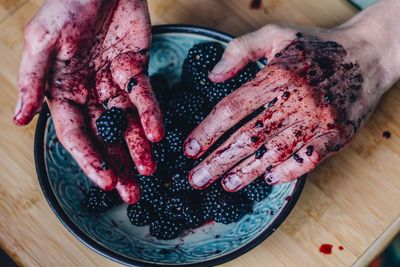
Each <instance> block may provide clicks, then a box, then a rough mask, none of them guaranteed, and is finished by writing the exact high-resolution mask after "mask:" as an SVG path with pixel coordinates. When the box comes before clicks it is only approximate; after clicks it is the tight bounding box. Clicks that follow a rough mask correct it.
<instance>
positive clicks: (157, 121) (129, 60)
mask: <svg viewBox="0 0 400 267" xmlns="http://www.w3.org/2000/svg"><path fill="white" fill-rule="evenodd" d="M143 57H145V56H144V55H142V54H141V53H140V52H137V53H134V52H127V53H124V54H122V55H119V56H117V57H116V58H115V59H114V60H113V62H112V64H111V73H112V76H113V78H114V81H115V82H116V83H117V84H118V85H119V87H120V88H121V89H123V90H125V91H126V92H127V93H128V95H129V98H130V100H131V101H132V103H133V105H134V106H135V107H136V108H137V110H138V112H139V117H140V120H141V123H142V126H143V129H144V131H145V133H146V137H147V139H148V140H150V141H151V142H158V141H160V140H161V139H162V138H163V137H164V130H163V122H162V116H161V110H160V108H159V106H158V103H157V100H156V97H155V95H154V93H153V91H152V90H151V85H150V80H149V78H148V77H147V75H146V71H147V70H146V68H147V61H146V60H145V59H144V58H143Z"/></svg>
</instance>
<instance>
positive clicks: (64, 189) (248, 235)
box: [36, 29, 304, 265]
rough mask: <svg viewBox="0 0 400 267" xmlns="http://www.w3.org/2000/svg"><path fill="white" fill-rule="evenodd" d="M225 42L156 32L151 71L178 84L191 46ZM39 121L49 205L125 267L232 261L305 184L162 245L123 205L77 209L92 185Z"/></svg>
mask: <svg viewBox="0 0 400 267" xmlns="http://www.w3.org/2000/svg"><path fill="white" fill-rule="evenodd" d="M228 39H229V37H227V36H219V34H216V35H215V36H210V35H209V34H208V33H207V30H204V32H202V31H201V30H199V31H198V32H194V31H190V30H185V31H183V30H182V29H180V30H173V29H172V30H169V31H159V32H158V33H157V32H156V33H155V34H154V35H153V45H152V49H151V60H150V68H149V73H150V75H151V74H154V73H162V74H164V75H165V76H166V77H167V78H168V80H169V81H170V82H171V84H173V83H175V82H177V81H178V80H179V78H180V70H181V65H182V62H183V60H184V58H185V56H186V54H187V51H188V50H189V49H190V48H191V47H192V46H193V45H194V44H196V43H198V42H204V41H219V42H221V43H223V44H224V45H225V44H226V40H228ZM41 117H42V118H41V120H42V124H43V126H42V127H41V128H42V135H41V137H39V138H41V140H42V141H41V142H42V144H43V146H42V147H41V148H40V147H39V148H36V149H37V150H38V149H39V150H40V149H42V151H40V152H39V153H36V156H37V155H39V156H37V157H39V158H36V160H37V161H40V160H43V159H41V158H40V155H41V156H42V157H44V168H43V170H41V168H40V166H39V168H38V173H39V179H40V182H41V184H42V188H43V189H44V192H45V195H46V197H47V199H48V201H49V203H50V205H51V206H52V208H53V210H54V211H55V212H56V214H57V215H58V216H59V218H60V219H61V221H62V222H63V223H64V224H65V225H66V227H67V228H68V229H69V230H70V231H71V232H72V233H73V234H75V235H76V236H77V237H78V238H79V239H80V240H82V241H83V242H84V243H86V244H87V245H88V246H90V247H91V248H93V249H94V250H96V251H98V252H100V253H102V254H103V255H105V256H107V257H110V258H112V259H113V260H116V261H119V262H121V263H125V264H135V265H136V264H137V265H148V264H159V265H182V264H183V265H186V264H187V265H192V264H199V263H205V262H208V263H221V262H223V261H226V260H229V259H231V258H234V257H236V256H238V255H240V254H241V253H243V252H245V251H247V250H248V249H250V248H251V247H253V246H255V245H256V244H258V243H259V242H261V241H262V240H263V239H264V238H266V237H267V236H268V235H269V234H270V233H272V232H273V231H274V230H275V228H276V227H277V226H278V225H279V224H280V223H281V222H282V221H283V220H284V218H285V217H286V216H287V214H288V213H289V212H290V210H291V208H292V207H293V205H294V202H296V200H297V197H298V195H299V193H300V191H301V188H302V184H303V182H304V181H302V180H299V181H297V182H292V183H287V184H282V185H278V186H273V189H272V192H271V194H270V195H269V197H268V198H267V199H265V200H264V201H262V202H260V203H257V204H256V205H255V206H254V213H253V214H251V215H247V216H245V217H244V218H243V219H242V220H240V221H239V222H237V223H233V224H229V225H222V224H217V223H209V224H206V225H204V226H202V227H200V228H197V229H194V230H191V231H187V232H186V233H185V234H184V235H182V236H180V237H179V238H177V239H175V240H169V241H161V240H157V239H156V238H154V237H152V236H150V235H149V231H148V230H149V229H148V226H144V227H137V226H133V225H132V224H130V222H129V220H128V217H127V216H126V205H120V206H118V207H116V208H114V209H112V210H111V211H109V212H106V213H103V214H99V215H96V216H94V215H90V214H88V213H85V212H84V211H82V210H81V209H80V202H81V200H82V199H83V197H84V195H85V192H86V191H87V189H88V188H89V186H90V183H89V182H88V180H87V178H86V177H85V175H84V174H83V173H82V171H81V170H80V168H79V167H78V165H77V164H76V162H75V161H74V160H73V159H72V157H71V156H70V155H69V154H68V152H67V151H66V150H65V149H64V148H63V147H62V145H61V144H60V143H59V142H58V140H57V137H56V135H55V131H54V126H53V123H52V120H51V118H50V117H49V116H48V114H42V115H41ZM39 123H40V122H39ZM38 128H40V127H38ZM39 131H40V129H39ZM43 132H44V139H43ZM43 142H44V143H43ZM36 145H37V144H36ZM39 165H40V164H39ZM290 196H293V197H290Z"/></svg>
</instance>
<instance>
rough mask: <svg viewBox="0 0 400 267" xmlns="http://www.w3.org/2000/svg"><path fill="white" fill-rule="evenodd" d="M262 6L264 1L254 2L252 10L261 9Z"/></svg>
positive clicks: (251, 3) (257, 0) (251, 4)
mask: <svg viewBox="0 0 400 267" xmlns="http://www.w3.org/2000/svg"><path fill="white" fill-rule="evenodd" d="M261 6H262V1H261V0H252V1H251V2H250V8H251V9H260V8H261Z"/></svg>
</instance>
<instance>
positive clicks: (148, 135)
mask: <svg viewBox="0 0 400 267" xmlns="http://www.w3.org/2000/svg"><path fill="white" fill-rule="evenodd" d="M147 140H149V141H151V142H153V141H154V134H152V133H148V134H147Z"/></svg>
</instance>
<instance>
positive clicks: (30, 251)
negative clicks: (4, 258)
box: [0, 0, 400, 267]
mask: <svg viewBox="0 0 400 267" xmlns="http://www.w3.org/2000/svg"><path fill="white" fill-rule="evenodd" d="M249 2H250V1H247V0H234V1H230V0H229V1H228V0H223V1H217V0H208V1H202V0H190V1H188V0H149V6H150V12H151V16H152V21H153V23H154V24H164V23H188V24H197V25H203V26H207V27H212V28H216V29H218V30H222V31H225V32H228V33H231V34H234V35H239V34H243V33H246V32H249V31H251V30H255V29H257V28H259V27H261V26H263V25H265V24H266V23H271V22H279V23H285V24H299V25H304V26H320V27H331V26H335V25H337V24H339V23H341V22H343V21H345V20H346V19H348V18H350V17H351V16H352V15H354V14H355V12H356V10H355V9H354V8H353V7H352V6H351V5H349V4H348V3H347V2H346V1H344V0H325V1H319V0H286V1H284V0H265V1H263V8H262V9H260V10H251V9H249ZM41 3H42V1H41V0H17V1H12V0H0V66H1V68H0V83H1V86H2V90H1V98H0V127H1V131H0V181H1V183H0V247H2V248H3V249H4V250H5V251H6V252H7V253H9V254H10V255H11V256H12V258H13V259H14V260H15V261H17V263H18V264H20V265H21V266H68V267H69V266H120V265H119V264H116V263H113V262H111V261H109V260H107V259H105V258H103V257H102V256H100V255H97V254H96V253H94V252H92V251H91V250H90V249H88V248H86V247H85V246H84V245H82V244H81V243H80V242H79V241H78V240H76V239H75V238H74V237H73V236H72V235H71V234H70V233H69V232H68V231H67V230H66V229H65V228H64V227H63V226H62V224H61V223H60V222H59V221H58V219H57V218H56V216H55V215H54V214H53V213H52V211H51V210H50V208H49V206H48V205H47V203H46V201H45V199H44V197H43V195H42V193H41V191H40V188H39V185H38V183H37V179H36V173H35V169H34V161H33V135H34V130H35V123H36V122H35V121H34V122H33V123H32V124H30V125H29V126H27V127H23V128H17V127H15V126H13V125H12V123H11V118H12V113H13V110H14V104H15V101H16V97H17V94H16V89H15V87H16V75H17V71H18V62H19V57H20V52H21V49H22V40H23V39H22V38H23V34H22V33H23V28H24V25H25V24H26V23H27V21H29V19H30V18H31V17H32V16H33V15H34V14H35V12H36V11H37V9H38V8H39V6H40V4H41ZM399 87H400V85H396V86H394V88H392V89H391V90H390V91H389V92H388V93H387V94H386V95H385V96H384V97H383V99H382V101H381V103H380V105H379V106H378V108H377V110H376V111H375V113H374V115H373V116H372V118H371V119H370V121H369V122H368V124H367V125H366V127H365V128H364V129H363V130H362V131H361V133H360V134H359V136H358V137H357V138H356V139H355V140H354V142H353V143H352V144H351V145H350V146H349V147H348V148H347V149H345V151H343V152H341V153H340V154H339V155H337V156H335V157H334V158H331V159H329V160H327V161H326V162H325V163H323V164H322V165H321V166H319V167H318V168H317V169H316V170H315V171H313V172H312V173H311V174H310V176H309V179H308V182H307V184H306V186H305V189H304V193H303V195H302V196H301V198H300V200H299V202H298V205H297V206H296V207H295V208H294V210H293V212H292V213H291V215H290V216H289V217H288V219H287V220H286V221H285V222H284V223H283V225H282V226H281V227H280V228H279V229H278V230H277V231H276V232H275V233H274V234H273V235H272V236H271V237H270V238H269V239H268V240H266V241H265V242H263V243H262V244H261V245H259V246H258V247H257V248H255V249H254V250H252V251H251V252H249V253H247V254H245V255H244V256H242V257H240V258H238V259H236V260H234V261H232V262H229V263H227V264H225V265H224V266H350V265H352V264H354V263H356V265H357V266H363V265H365V264H366V262H367V261H369V260H371V259H372V258H373V257H374V256H375V255H377V253H379V252H380V250H381V249H383V248H384V246H385V245H386V244H387V242H389V240H390V239H391V238H392V237H393V236H394V235H395V233H396V232H398V231H399V228H400V223H399V221H400V217H399V214H400V205H398V203H400V175H399V174H400V117H399V114H400V105H398V103H400V88H399ZM384 130H389V131H390V132H391V133H392V138H390V139H384V138H383V137H382V132H383V131H384ZM322 243H331V244H333V245H334V249H333V253H332V255H323V254H321V253H319V251H318V249H319V246H320V245H321V244H322ZM339 245H342V246H344V250H343V251H339V250H338V246H339ZM0 265H1V264H0Z"/></svg>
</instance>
